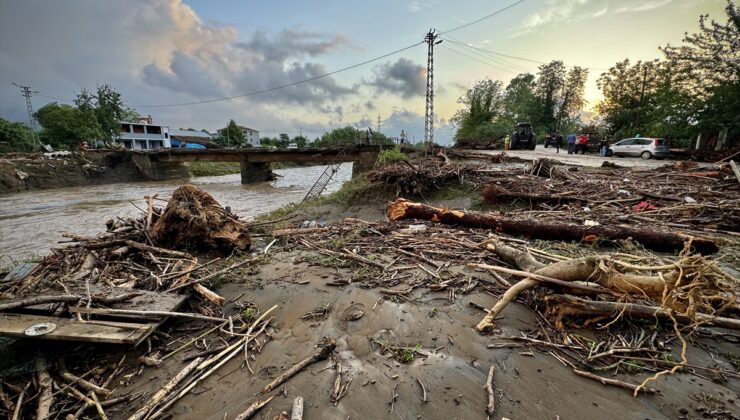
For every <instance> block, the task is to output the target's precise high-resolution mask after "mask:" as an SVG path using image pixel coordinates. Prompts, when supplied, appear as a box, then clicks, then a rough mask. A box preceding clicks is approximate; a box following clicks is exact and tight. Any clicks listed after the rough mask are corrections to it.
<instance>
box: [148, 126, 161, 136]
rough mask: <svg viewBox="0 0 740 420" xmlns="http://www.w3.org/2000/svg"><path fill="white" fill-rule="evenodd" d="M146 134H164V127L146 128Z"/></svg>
mask: <svg viewBox="0 0 740 420" xmlns="http://www.w3.org/2000/svg"><path fill="white" fill-rule="evenodd" d="M146 132H147V133H149V134H162V127H160V126H157V125H148V126H147V127H146Z"/></svg>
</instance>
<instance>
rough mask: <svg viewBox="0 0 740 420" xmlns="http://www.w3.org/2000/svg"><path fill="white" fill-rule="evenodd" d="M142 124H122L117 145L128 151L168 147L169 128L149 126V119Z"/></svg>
mask: <svg viewBox="0 0 740 420" xmlns="http://www.w3.org/2000/svg"><path fill="white" fill-rule="evenodd" d="M142 121H145V122H144V123H142V122H135V123H134V122H122V123H121V128H120V133H119V137H118V143H120V144H121V145H123V147H125V148H126V149H129V150H155V149H161V148H169V147H170V128H169V127H168V126H166V125H156V124H151V123H150V122H151V117H150V119H148V120H147V119H143V120H142Z"/></svg>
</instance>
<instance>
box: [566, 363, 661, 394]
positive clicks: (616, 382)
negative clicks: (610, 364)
mask: <svg viewBox="0 0 740 420" xmlns="http://www.w3.org/2000/svg"><path fill="white" fill-rule="evenodd" d="M573 373H575V374H576V375H578V376H582V377H584V378H589V379H593V380H595V381H598V382H601V383H602V384H604V385H611V386H616V387H619V388H623V389H627V390H630V391H632V392H635V391H636V390H637V388H638V385H635V384H631V383H629V382H624V381H620V380H618V379H611V378H604V377H603V376H599V375H594V374H593V373H591V372H586V371H585V370H580V369H573ZM640 391H642V392H645V393H648V394H655V392H656V391H655V390H654V389H653V388H640Z"/></svg>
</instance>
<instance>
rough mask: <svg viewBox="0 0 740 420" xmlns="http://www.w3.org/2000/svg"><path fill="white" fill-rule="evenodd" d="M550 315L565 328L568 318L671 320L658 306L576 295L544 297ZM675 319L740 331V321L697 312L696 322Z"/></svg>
mask: <svg viewBox="0 0 740 420" xmlns="http://www.w3.org/2000/svg"><path fill="white" fill-rule="evenodd" d="M545 301H546V302H547V304H548V312H549V313H551V314H554V315H555V316H556V325H560V326H562V325H563V324H562V320H563V318H564V317H565V316H568V315H582V316H592V317H595V316H609V315H620V314H621V315H622V316H626V317H629V318H642V319H655V318H661V319H665V320H670V319H671V312H670V311H668V310H667V309H663V308H660V307H657V306H647V305H639V304H636V303H623V302H605V301H594V300H586V299H581V298H577V297H575V296H565V295H549V296H546V297H545ZM672 315H673V318H675V319H676V321H678V322H679V323H681V324H691V323H693V322H699V323H702V324H703V325H711V326H714V327H720V328H728V329H732V330H740V319H733V318H725V317H720V316H712V315H708V314H704V313H700V312H697V313H695V314H694V317H693V319H692V318H689V317H687V316H684V315H681V314H678V313H675V312H673V313H672Z"/></svg>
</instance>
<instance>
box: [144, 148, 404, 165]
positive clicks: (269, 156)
mask: <svg viewBox="0 0 740 420" xmlns="http://www.w3.org/2000/svg"><path fill="white" fill-rule="evenodd" d="M387 147H392V146H373V145H355V146H349V147H346V148H342V147H332V148H305V149H276V150H270V149H265V148H246V149H205V150H203V149H159V150H151V151H143V150H137V151H131V152H130V153H132V154H135V155H145V156H147V157H148V158H149V159H150V160H152V161H158V162H252V163H270V162H330V161H333V160H334V159H335V158H336V157H337V155H339V154H340V153H341V152H342V150H344V153H343V155H342V156H341V160H342V161H345V162H353V161H354V162H356V161H360V160H363V159H367V155H368V154H377V153H378V152H380V150H381V149H382V148H387Z"/></svg>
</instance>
